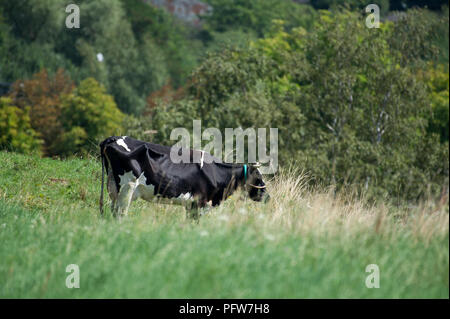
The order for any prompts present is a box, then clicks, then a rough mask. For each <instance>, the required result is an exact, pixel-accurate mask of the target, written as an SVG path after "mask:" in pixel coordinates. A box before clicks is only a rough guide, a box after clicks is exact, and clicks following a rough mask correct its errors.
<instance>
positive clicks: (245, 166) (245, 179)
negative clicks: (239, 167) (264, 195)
mask: <svg viewBox="0 0 450 319" xmlns="http://www.w3.org/2000/svg"><path fill="white" fill-rule="evenodd" d="M244 181H245V182H247V164H244Z"/></svg>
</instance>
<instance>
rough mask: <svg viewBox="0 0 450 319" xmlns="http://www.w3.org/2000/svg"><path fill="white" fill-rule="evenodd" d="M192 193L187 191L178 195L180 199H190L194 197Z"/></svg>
mask: <svg viewBox="0 0 450 319" xmlns="http://www.w3.org/2000/svg"><path fill="white" fill-rule="evenodd" d="M192 197H193V196H192V194H191V193H185V194H180V196H178V199H181V200H189V199H192Z"/></svg>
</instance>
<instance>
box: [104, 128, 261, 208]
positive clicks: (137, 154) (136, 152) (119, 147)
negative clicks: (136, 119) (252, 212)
mask: <svg viewBox="0 0 450 319" xmlns="http://www.w3.org/2000/svg"><path fill="white" fill-rule="evenodd" d="M170 150H171V147H170V146H163V145H158V144H152V143H148V142H143V141H139V140H136V139H134V138H130V137H127V136H112V137H109V138H107V139H105V140H104V141H103V142H101V143H100V153H101V159H102V191H101V196H100V211H101V213H102V214H103V184H104V170H105V168H106V173H107V179H108V180H107V188H108V193H109V196H110V198H111V201H112V211H113V214H114V215H115V216H122V215H126V214H127V212H128V208H129V206H130V204H131V202H132V201H133V200H134V199H137V198H143V199H145V200H148V201H152V200H157V201H158V202H163V203H175V204H184V206H185V207H186V209H187V210H189V209H194V210H196V209H197V208H203V207H205V206H206V205H207V203H208V202H211V203H212V205H213V206H216V205H219V204H220V203H221V201H222V200H224V199H226V198H227V197H229V196H230V195H231V194H232V193H233V192H234V191H235V190H236V189H237V188H238V187H244V188H245V189H246V190H247V191H248V194H249V197H250V198H251V199H253V200H255V201H262V200H266V199H268V198H269V196H268V194H267V192H266V185H265V184H264V182H263V179H262V175H261V173H260V171H259V170H258V168H257V167H256V166H248V165H238V164H228V163H222V162H221V160H219V159H217V158H215V157H213V156H212V155H210V154H208V153H206V152H203V151H197V150H187V151H188V152H189V154H190V161H189V163H174V162H173V161H172V160H171V158H170ZM180 151H181V150H180ZM194 152H199V153H200V154H196V158H200V159H201V160H200V163H194V160H193V159H194ZM179 154H181V153H179ZM197 156H198V157H197Z"/></svg>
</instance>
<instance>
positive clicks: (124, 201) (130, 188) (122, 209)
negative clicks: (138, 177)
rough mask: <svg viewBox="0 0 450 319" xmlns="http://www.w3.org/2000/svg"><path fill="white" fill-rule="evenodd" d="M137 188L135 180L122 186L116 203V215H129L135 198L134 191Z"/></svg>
mask: <svg viewBox="0 0 450 319" xmlns="http://www.w3.org/2000/svg"><path fill="white" fill-rule="evenodd" d="M135 190H136V183H135V182H128V183H126V184H124V185H122V186H121V187H120V191H119V196H118V198H117V203H116V205H115V214H114V215H115V216H116V217H121V216H126V215H128V208H130V204H131V201H132V199H133V193H134V191H135Z"/></svg>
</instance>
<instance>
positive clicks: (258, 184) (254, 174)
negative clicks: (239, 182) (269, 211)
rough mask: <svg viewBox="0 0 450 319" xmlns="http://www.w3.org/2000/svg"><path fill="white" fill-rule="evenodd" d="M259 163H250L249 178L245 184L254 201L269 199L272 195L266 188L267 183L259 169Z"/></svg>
mask: <svg viewBox="0 0 450 319" xmlns="http://www.w3.org/2000/svg"><path fill="white" fill-rule="evenodd" d="M259 166H260V165H259V164H255V165H249V166H248V172H247V180H246V183H245V186H246V188H247V191H248V195H249V196H250V198H251V199H252V200H254V201H257V202H260V201H263V200H264V201H265V202H266V201H268V200H269V198H270V196H269V193H268V192H267V190H266V184H265V183H264V181H263V176H262V174H261V172H260V171H259V169H258V167H259Z"/></svg>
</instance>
